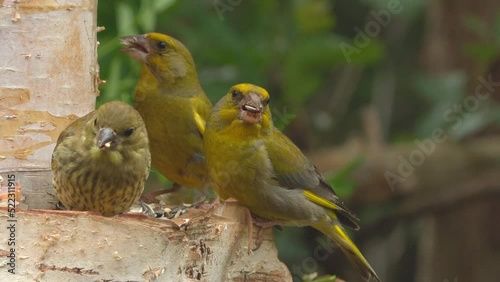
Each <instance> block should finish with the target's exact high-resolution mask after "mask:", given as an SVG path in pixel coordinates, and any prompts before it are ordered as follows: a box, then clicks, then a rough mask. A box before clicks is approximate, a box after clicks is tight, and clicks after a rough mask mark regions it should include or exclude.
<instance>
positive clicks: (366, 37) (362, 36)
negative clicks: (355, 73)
mask: <svg viewBox="0 0 500 282" xmlns="http://www.w3.org/2000/svg"><path fill="white" fill-rule="evenodd" d="M407 1H412V0H407ZM403 9H404V7H403V5H402V4H401V1H399V0H390V1H388V2H387V6H386V9H382V10H379V11H373V10H372V11H371V12H370V15H371V16H372V18H373V19H372V20H370V21H368V22H367V23H366V24H365V27H364V29H361V28H359V27H355V28H354V31H356V35H355V36H354V46H353V45H351V44H349V43H346V42H342V43H340V45H339V47H340V49H341V50H342V53H343V54H344V57H345V58H346V60H347V63H349V64H350V63H351V61H352V60H351V56H352V55H353V54H359V53H361V52H362V50H363V49H364V48H366V47H367V46H368V45H369V44H370V42H371V41H372V39H373V38H375V37H377V36H379V34H380V33H381V32H382V28H386V27H388V26H389V24H390V23H391V21H392V16H393V15H397V14H399V13H401V12H402V11H403Z"/></svg>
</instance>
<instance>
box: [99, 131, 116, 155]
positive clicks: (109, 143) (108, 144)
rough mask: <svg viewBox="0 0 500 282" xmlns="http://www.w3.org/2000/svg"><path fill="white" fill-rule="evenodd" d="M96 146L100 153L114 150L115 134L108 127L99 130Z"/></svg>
mask: <svg viewBox="0 0 500 282" xmlns="http://www.w3.org/2000/svg"><path fill="white" fill-rule="evenodd" d="M97 146H98V147H99V149H100V150H101V151H103V150H112V149H114V148H116V134H115V132H114V131H113V129H111V128H109V127H105V128H101V130H99V133H98V134H97Z"/></svg>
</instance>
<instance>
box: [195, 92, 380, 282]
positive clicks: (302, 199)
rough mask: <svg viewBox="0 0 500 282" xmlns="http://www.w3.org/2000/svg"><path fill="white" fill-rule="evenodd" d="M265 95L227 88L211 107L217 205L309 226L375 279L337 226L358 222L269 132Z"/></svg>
mask: <svg viewBox="0 0 500 282" xmlns="http://www.w3.org/2000/svg"><path fill="white" fill-rule="evenodd" d="M268 104H269V94H268V92H267V91H266V90H265V89H263V88H261V87H258V86H255V85H251V84H238V85H235V86H233V87H232V88H231V89H230V90H229V93H228V94H227V95H226V96H224V97H223V98H222V99H221V100H220V101H219V102H218V103H217V105H216V106H215V107H214V109H213V111H212V114H211V116H210V118H209V120H208V122H207V127H206V130H205V139H204V142H205V157H206V161H207V166H208V169H209V174H210V177H211V180H212V184H213V186H214V188H215V189H216V191H217V192H218V193H219V196H220V197H221V198H222V199H227V198H235V199H236V200H237V201H238V202H239V203H240V204H241V205H243V206H245V207H247V208H248V209H249V210H250V212H252V213H253V214H254V215H256V216H258V217H260V218H263V219H265V220H270V221H272V222H274V223H275V224H279V225H288V226H312V227H314V228H316V229H318V230H319V231H321V232H322V233H324V234H325V235H327V236H328V237H329V238H331V239H332V240H333V241H334V242H335V243H336V244H338V246H339V247H340V249H341V250H342V251H343V252H344V254H345V255H346V256H347V257H348V258H349V260H350V261H351V262H353V263H354V264H355V265H356V266H357V268H358V269H359V271H360V273H361V274H362V276H363V277H364V278H365V279H367V280H369V279H370V277H374V278H375V279H376V280H377V281H380V279H379V278H378V277H377V275H376V274H375V271H374V270H373V269H372V267H371V266H370V264H369V263H368V262H367V261H366V259H365V258H364V257H363V255H362V254H361V252H360V251H359V250H358V248H357V247H356V246H355V245H354V243H353V242H352V241H351V240H350V239H349V237H348V235H347V234H346V232H345V231H344V228H343V227H342V224H344V225H347V226H349V227H352V228H354V229H359V226H358V223H357V221H358V219H357V218H356V217H355V216H354V214H353V213H352V212H351V211H349V209H348V208H347V207H346V206H345V205H344V204H343V203H342V202H341V201H340V200H339V198H338V197H337V196H336V194H335V192H334V191H333V188H332V187H331V186H330V185H329V184H328V183H327V182H326V181H325V179H324V178H323V177H322V176H321V175H320V174H319V172H318V171H317V169H316V168H315V167H314V166H313V165H312V164H311V163H310V162H309V160H308V159H307V158H306V157H305V156H304V154H303V153H302V152H301V151H300V149H299V148H297V147H296V146H295V145H294V144H293V142H292V141H290V139H288V138H287V137H286V136H285V135H284V134H283V133H281V131H279V130H278V129H277V128H275V127H274V126H273V122H272V119H271V111H270V110H269V106H268Z"/></svg>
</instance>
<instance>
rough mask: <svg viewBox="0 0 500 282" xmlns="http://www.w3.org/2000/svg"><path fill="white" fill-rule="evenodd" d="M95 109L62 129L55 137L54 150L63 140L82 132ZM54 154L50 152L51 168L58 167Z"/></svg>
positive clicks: (55, 168) (92, 116)
mask: <svg viewBox="0 0 500 282" xmlns="http://www.w3.org/2000/svg"><path fill="white" fill-rule="evenodd" d="M95 113H96V111H92V112H90V113H88V114H86V115H85V116H83V117H81V118H79V119H77V120H75V121H73V122H72V123H71V124H70V125H68V127H66V129H64V130H63V131H62V132H61V134H59V138H57V144H56V147H55V148H54V152H55V151H56V150H57V148H58V147H59V146H60V145H61V144H62V143H63V142H64V140H66V139H68V138H71V137H73V136H75V135H78V134H82V131H83V128H84V127H85V125H86V124H87V122H88V121H89V120H91V119H92V118H94V116H95ZM54 156H55V154H52V163H51V166H52V170H57V169H58V164H57V162H56V161H54Z"/></svg>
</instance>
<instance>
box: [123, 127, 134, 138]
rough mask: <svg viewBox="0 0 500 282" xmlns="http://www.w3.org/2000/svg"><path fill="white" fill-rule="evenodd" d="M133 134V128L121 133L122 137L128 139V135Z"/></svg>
mask: <svg viewBox="0 0 500 282" xmlns="http://www.w3.org/2000/svg"><path fill="white" fill-rule="evenodd" d="M133 132H134V129H133V128H129V129H127V130H125V131H124V132H123V136H125V137H129V136H130V135H132V133H133Z"/></svg>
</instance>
